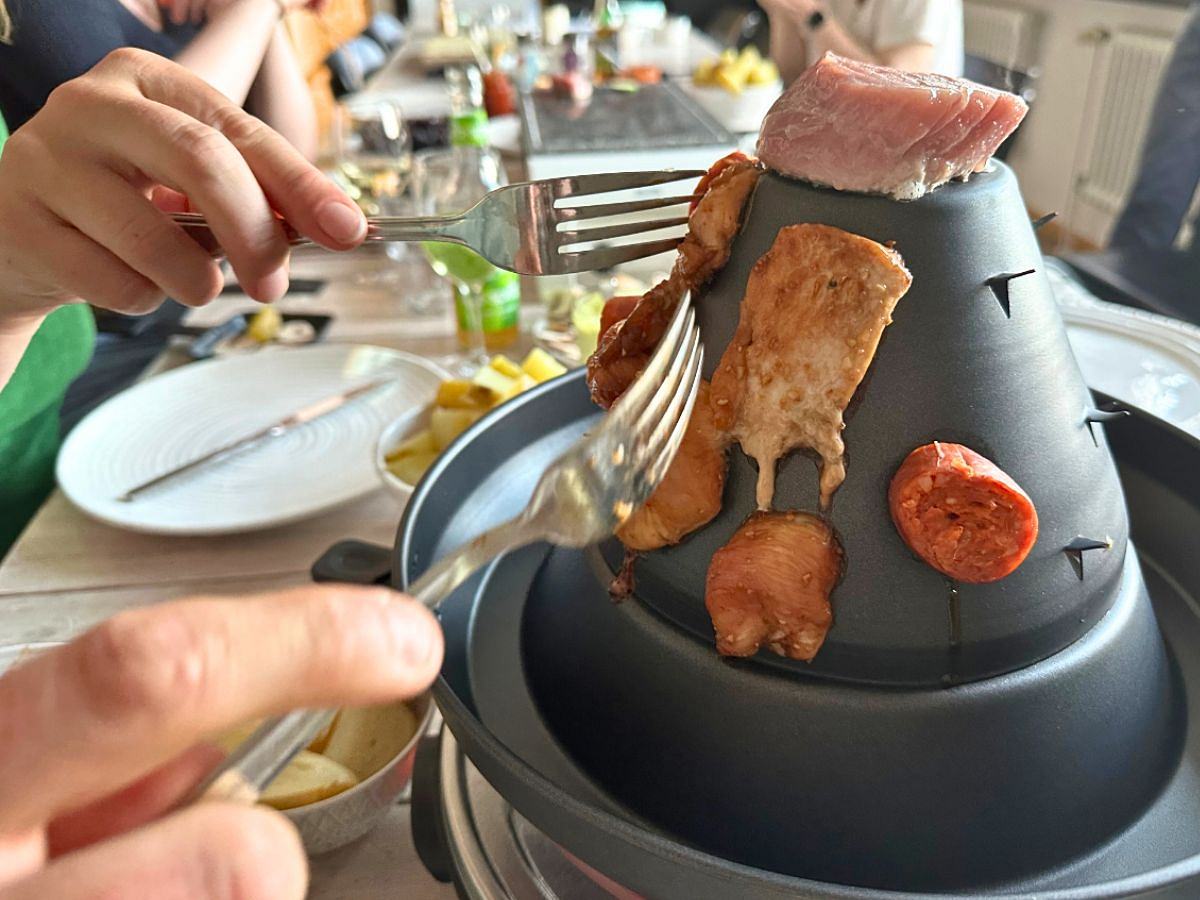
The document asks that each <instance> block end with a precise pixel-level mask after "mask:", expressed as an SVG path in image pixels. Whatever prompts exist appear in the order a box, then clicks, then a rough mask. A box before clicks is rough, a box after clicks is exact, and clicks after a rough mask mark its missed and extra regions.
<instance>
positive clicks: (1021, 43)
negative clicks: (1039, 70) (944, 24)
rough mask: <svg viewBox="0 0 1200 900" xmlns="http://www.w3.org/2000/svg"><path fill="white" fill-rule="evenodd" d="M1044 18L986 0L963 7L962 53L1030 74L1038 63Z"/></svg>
mask: <svg viewBox="0 0 1200 900" xmlns="http://www.w3.org/2000/svg"><path fill="white" fill-rule="evenodd" d="M1040 24H1041V14H1040V13H1038V12H1035V11H1034V10H1030V9H1023V8H1021V7H1019V6H1012V5H1007V4H1003V3H988V2H985V0H974V2H972V0H968V2H967V3H964V4H963V49H964V50H966V52H967V53H969V54H970V55H971V56H977V57H979V58H980V59H985V60H987V61H988V62H990V63H995V64H996V65H998V66H1003V67H1004V68H1006V69H1019V70H1021V71H1028V70H1029V69H1030V67H1031V66H1032V65H1033V63H1034V61H1035V59H1036V56H1035V54H1036V47H1035V44H1036V42H1037V33H1038V29H1039V27H1040Z"/></svg>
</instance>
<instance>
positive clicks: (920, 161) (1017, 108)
mask: <svg viewBox="0 0 1200 900" xmlns="http://www.w3.org/2000/svg"><path fill="white" fill-rule="evenodd" d="M1027 109H1028V107H1027V106H1026V104H1025V101H1024V100H1022V99H1021V98H1020V97H1018V96H1017V95H1016V94H1010V93H1008V92H1007V91H999V90H995V89H994V88H989V87H984V86H983V85H980V84H976V83H974V82H972V81H967V80H965V79H962V78H948V77H946V76H944V75H934V74H931V73H925V72H902V71H900V70H898V69H891V68H888V67H886V66H876V65H872V64H870V63H863V62H857V61H854V60H850V59H845V58H843V57H840V56H837V55H835V54H833V53H826V54H825V55H824V56H822V57H821V58H820V59H819V60H817V62H816V63H814V64H813V65H812V66H810V67H809V68H808V69H806V70H805V71H804V72H803V73H802V74H801V75H800V77H799V78H797V79H796V80H795V81H794V82H793V83H792V85H791V86H790V87H789V88H788V89H787V90H786V91H785V92H784V93H783V95H782V96H780V98H779V99H778V100H776V101H775V105H774V106H772V107H771V110H770V111H769V112H768V113H767V115H766V118H764V119H763V124H762V130H761V131H760V134H759V139H758V156H759V159H761V160H762V162H763V163H764V164H765V165H766V166H768V167H769V168H771V169H774V170H775V171H777V172H781V173H782V174H784V175H790V176H792V177H794V178H803V179H805V180H807V181H813V182H816V183H817V184H824V185H829V186H830V187H834V188H837V189H839V190H844V191H863V192H867V193H875V194H888V195H890V196H892V197H895V198H896V199H898V200H914V199H916V198H918V197H920V196H922V195H924V194H925V193H927V192H928V191H931V190H933V189H934V188H936V187H937V186H938V185H941V184H945V183H946V182H947V181H949V180H950V179H951V178H965V177H967V176H968V175H970V174H971V173H972V172H977V171H980V170H981V169H982V168H983V167H984V165H986V163H987V161H988V159H989V158H990V157H991V155H992V154H993V153H994V152H995V151H996V148H997V147H998V146H1000V144H1001V142H1003V140H1004V139H1005V138H1006V137H1008V136H1009V135H1010V134H1012V132H1013V129H1015V128H1016V127H1017V126H1018V125H1019V124H1020V123H1021V120H1022V119H1023V118H1024V117H1025V113H1026V111H1027Z"/></svg>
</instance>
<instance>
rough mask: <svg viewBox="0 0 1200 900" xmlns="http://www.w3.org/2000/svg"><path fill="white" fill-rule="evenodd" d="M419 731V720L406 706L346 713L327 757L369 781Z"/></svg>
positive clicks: (330, 742) (388, 705) (348, 711)
mask: <svg viewBox="0 0 1200 900" xmlns="http://www.w3.org/2000/svg"><path fill="white" fill-rule="evenodd" d="M416 730H417V717H416V715H415V714H414V713H413V711H412V710H411V709H409V708H408V706H407V705H405V704H404V703H389V704H386V705H384V706H368V707H365V708H359V709H343V710H342V713H341V716H340V717H339V718H338V724H337V728H335V729H334V730H333V734H332V736H330V738H329V744H328V745H327V746H326V747H325V755H326V756H328V757H329V758H330V759H332V760H335V761H337V762H339V763H341V764H342V765H343V766H345V767H346V768H347V769H349V770H350V771H351V772H353V773H354V774H355V775H356V776H358V779H359V780H360V781H361V780H364V779H366V778H370V777H371V776H372V775H374V774H375V773H376V772H378V771H379V770H380V769H382V768H383V767H384V766H385V765H387V764H388V762H390V761H391V760H392V758H393V757H395V755H396V754H397V753H399V752H400V751H401V750H403V749H404V745H405V744H407V743H408V742H409V741H410V740H411V739H412V736H413V734H414V733H416Z"/></svg>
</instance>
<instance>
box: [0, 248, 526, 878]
mask: <svg viewBox="0 0 1200 900" xmlns="http://www.w3.org/2000/svg"><path fill="white" fill-rule="evenodd" d="M374 249H375V248H367V249H364V250H361V251H357V252H355V253H351V254H346V255H336V254H331V253H327V252H324V251H319V250H313V251H298V252H297V254H296V256H295V258H294V260H293V265H292V275H293V278H294V279H295V280H301V279H303V280H309V281H319V282H324V286H323V287H321V288H320V289H319V290H316V291H305V292H303V293H300V292H298V293H294V294H289V295H288V296H285V297H284V298H283V299H282V300H280V301H279V302H278V306H279V308H280V311H281V312H283V313H285V314H286V313H296V314H301V315H305V314H326V315H331V316H333V320H332V322H331V323H330V326H329V329H328V331H327V333H326V334H325V336H324V338H323V339H324V340H325V341H331V342H332V341H336V342H343V343H354V344H372V345H376V346H383V347H390V348H395V349H398V350H404V351H407V352H410V353H414V354H418V355H421V356H426V357H434V358H436V357H440V356H445V355H447V354H452V353H454V352H455V350H456V346H457V343H456V337H455V334H454V331H453V328H454V324H453V320H452V318H451V316H450V313H449V308H450V300H449V294H448V293H447V300H446V303H445V308H444V309H437V310H435V311H434V313H433V314H432V315H424V316H412V315H408V316H406V315H405V314H404V310H405V307H404V305H402V303H401V302H400V298H399V291H398V289H397V286H396V279H395V278H394V277H393V278H391V279H388V278H381V277H378V276H379V275H380V273H386V272H388V271H389V270H392V273H393V275H395V270H396V269H397V267H398V266H403V265H404V264H405V263H404V262H401V263H396V262H395V261H392V260H390V259H389V258H388V257H387V256H386V255H384V254H382V253H379V252H373V251H374ZM405 259H406V261H407V264H408V265H412V266H414V267H420V266H424V265H425V263H424V262H423V261H422V260H421V258H420V256H419V255H418V254H417V253H416V252H415V251H414V252H413V253H412V254H409V255H407V256H406V257H405ZM400 274H401V275H403V270H401V273H400ZM417 274H424V273H414V277H415V275H417ZM523 287H524V288H525V290H524V296H525V299H526V301H527V302H526V303H525V304H524V305H523V309H522V313H523V316H524V318H525V320H526V321H527V322H528V321H529V320H530V319H531V318H532V317H534V316H536V315H537V313H538V306H537V303H536V292H535V291H531V290H530V288H529V286H528V284H526V285H523ZM446 290H447V292H449V287H448V286H447V288H446ZM254 307H255V304H254V302H253V301H251V300H249V299H247V298H246V297H245V296H244V295H242V294H238V293H230V294H226V295H223V296H222V297H221V298H219V299H218V300H217V301H216V302H214V303H213V304H211V305H210V306H208V307H205V308H203V309H197V310H193V311H191V312H190V313H189V316H188V318H187V319H186V322H187V324H191V325H199V326H204V325H213V324H216V323H218V322H220V321H223V320H225V319H227V318H229V316H231V315H234V314H236V313H239V312H244V311H248V310H250V309H253V308H254ZM527 335H528V329H525V330H523V332H522V336H521V337H520V338H519V339H518V343H517V344H516V345H515V346H514V347H512V348H509V349H508V350H506V351H505V352H507V353H509V354H511V355H514V356H518V355H520V354H522V353H524V352H526V351H527V350H528V349H529V347H530V346H532V343H531V339H530V338H529V337H528V336H527ZM285 352H286V351H285ZM188 362H189V357H188V356H187V354H186V353H185V352H184V349H183V346H182V343H180V344H178V345H174V346H170V347H168V348H167V350H166V351H164V352H163V353H162V355H161V356H160V357H159V358H158V359H157V360H156V361H155V362H154V363H153V365H152V366H151V367H150V369H148V370H147V372H146V373H145V375H144V376H143V377H152V376H153V375H155V374H157V373H159V372H163V371H166V370H169V369H172V368H174V367H177V366H180V365H185V364H187V363H188ZM402 512H403V506H402V504H401V502H400V501H398V500H397V499H395V498H394V496H393V495H391V494H389V493H387V492H386V491H384V490H378V491H375V492H372V493H370V494H369V495H368V496H365V497H362V498H360V499H358V500H355V501H352V502H350V503H347V504H346V505H344V506H342V507H341V508H339V509H336V510H334V511H332V512H327V513H324V514H322V515H320V516H316V517H314V518H311V519H308V520H305V521H301V522H297V523H294V524H290V525H283V526H279V527H276V528H272V529H268V530H263V531H255V532H250V533H243V534H230V535H223V536H208V537H180V536H173V537H167V536H161V535H150V534H139V533H135V532H132V531H126V530H122V529H119V528H115V527H112V526H110V525H106V524H103V523H101V522H99V521H96V520H94V519H91V518H89V517H88V516H86V515H84V513H82V512H80V511H79V510H78V509H76V508H75V507H74V506H73V505H72V504H71V503H70V501H69V500H68V499H67V498H66V497H65V496H64V495H63V493H62V492H61V491H59V490H56V491H55V492H54V493H53V494H52V495H51V497H50V498H49V500H48V501H47V502H46V503H45V505H44V506H43V507H42V509H41V510H40V511H39V512H38V514H37V515H36V516H35V518H34V519H33V521H32V522H30V524H29V526H28V527H27V528H26V530H25V532H24V533H23V534H22V535H21V537H20V538H19V539H18V541H17V542H16V544H15V545H14V546H13V547H12V549H11V551H10V552H9V554H8V555H7V556H6V557H5V558H4V560H3V562H2V563H0V646H4V645H11V644H23V643H31V642H44V641H62V640H67V639H69V638H71V637H73V636H75V635H77V634H79V633H81V632H82V631H84V630H86V629H87V628H88V627H89V626H91V625H93V624H95V623H96V622H99V621H100V620H102V619H105V618H107V617H109V616H111V615H113V614H114V613H116V612H118V611H121V610H125V609H130V608H133V607H142V606H149V605H152V604H156V603H163V602H166V601H169V600H174V599H178V598H181V597H189V596H197V595H208V596H212V595H241V594H249V593H255V592H260V591H269V590H277V589H280V588H287V587H291V586H295V585H301V584H305V583H308V582H310V581H311V578H310V575H309V568H310V566H311V565H312V563H313V562H315V561H316V559H317V558H318V557H319V556H320V555H321V554H322V552H323V551H324V550H326V549H327V548H328V547H330V546H331V545H332V544H334V543H336V542H337V541H339V540H343V539H348V538H357V539H360V540H365V541H371V542H374V543H377V544H384V545H390V544H391V543H392V542H393V540H394V538H395V534H396V529H397V526H398V523H399V521H400V516H401V514H402ZM398 893H402V894H403V896H405V897H407V898H409V900H449V898H451V897H454V896H455V893H454V890H453V889H452V888H451V887H450V886H448V885H443V884H440V883H438V882H436V881H434V879H433V878H431V877H430V876H429V874H428V873H427V872H426V871H425V869H424V867H423V866H422V865H421V864H420V862H419V860H418V859H417V856H416V852H415V850H414V849H413V843H412V838H411V836H410V833H409V808H408V805H407V802H406V801H404V800H402V802H400V803H398V804H397V805H396V807H395V808H394V809H392V810H391V812H390V814H389V815H388V817H387V818H385V819H384V821H383V822H382V824H380V825H379V826H378V827H377V828H376V829H375V830H373V831H372V832H371V833H370V834H368V835H367V836H366V837H364V838H362V839H360V840H359V841H357V842H355V843H354V844H352V845H350V846H348V847H346V848H343V849H341V850H337V851H333V852H332V853H328V854H325V855H322V856H318V857H315V858H314V859H313V860H312V889H311V896H312V897H314V898H319V900H334V898H337V900H342V898H345V900H350V898H354V900H373V898H376V897H378V898H382V897H394V896H396V895H397V894H398Z"/></svg>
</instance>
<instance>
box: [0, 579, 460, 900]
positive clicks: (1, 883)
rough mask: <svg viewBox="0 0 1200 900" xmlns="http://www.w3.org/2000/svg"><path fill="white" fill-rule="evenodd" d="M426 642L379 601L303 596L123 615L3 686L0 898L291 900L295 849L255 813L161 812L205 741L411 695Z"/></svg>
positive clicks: (427, 636) (325, 589)
mask: <svg viewBox="0 0 1200 900" xmlns="http://www.w3.org/2000/svg"><path fill="white" fill-rule="evenodd" d="M441 660H442V640H441V632H440V630H439V629H438V625H437V622H436V620H435V619H434V617H433V616H432V615H431V614H430V613H429V612H428V611H427V610H426V609H425V608H424V607H422V606H421V605H419V604H417V603H416V602H414V601H412V600H409V599H407V598H404V597H402V596H400V595H399V594H395V593H392V592H391V591H388V590H385V589H382V588H357V587H347V586H336V587H335V586H311V587H304V588H299V589H296V590H291V591H285V592H281V593H276V594H266V595H260V596H257V597H248V598H226V599H195V600H185V601H181V602H177V603H169V604H163V605H161V606H155V607H151V608H147V609H141V610H136V611H132V612H126V613H121V614H119V615H118V616H116V617H115V618H113V619H110V620H109V621H107V622H105V623H103V624H101V625H99V626H97V627H96V628H94V629H92V630H91V631H90V632H88V633H87V634H85V635H83V636H82V637H80V638H78V639H77V640H75V641H73V642H71V643H70V644H68V645H66V646H64V647H61V648H58V649H55V650H53V651H50V652H48V653H46V654H44V655H41V656H38V657H36V658H35V659H33V660H31V661H29V662H28V663H25V664H24V665H21V666H18V667H17V668H15V669H13V670H12V671H10V672H9V673H8V674H7V675H5V676H4V677H3V678H0V734H4V735H6V736H7V737H5V739H4V762H3V765H2V766H0V900H25V898H31V900H32V898H44V897H54V898H55V900H80V898H95V897H107V898H118V897H144V896H155V897H188V898H197V900H218V898H221V900H224V898H238V900H259V898H262V900H286V898H300V897H303V896H304V892H305V887H306V882H307V871H306V865H305V857H304V852H303V849H302V848H301V846H300V842H299V838H298V836H297V835H296V832H295V830H294V829H293V828H292V826H291V825H290V823H289V822H288V821H287V819H286V818H284V817H283V816H282V815H280V814H279V813H276V812H274V811H270V810H267V809H264V808H262V807H249V806H241V805H236V804H231V803H216V802H203V803H198V804H195V805H193V806H190V807H187V808H184V809H183V810H181V811H178V812H170V810H171V809H172V808H173V807H174V806H175V805H176V804H177V803H178V802H179V801H180V799H181V798H183V797H184V796H186V794H187V793H188V792H189V791H190V790H191V789H192V788H193V787H194V786H195V785H196V784H197V783H198V782H199V781H200V780H201V779H202V778H203V776H204V775H205V774H206V773H207V772H208V771H210V770H211V769H212V767H213V766H214V765H215V764H216V763H217V762H218V761H219V760H220V759H221V757H222V754H221V751H220V750H218V749H217V748H216V747H213V746H208V745H205V744H202V743H198V742H200V741H202V740H203V739H204V738H206V737H211V736H213V735H216V734H219V733H221V732H223V731H226V730H228V729H229V728H232V727H234V726H236V725H240V724H242V723H244V722H247V721H250V720H253V719H255V718H258V717H260V716H267V715H274V714H278V713H280V712H283V711H284V710H287V709H293V708H299V707H317V708H319V707H326V706H339V705H368V704H375V703H384V702H388V701H390V700H394V699H396V698H401V697H412V696H415V695H417V694H419V693H421V692H422V691H423V690H425V688H427V687H428V686H429V684H430V682H432V680H433V679H434V678H435V677H436V675H437V672H438V670H439V669H440V667H441Z"/></svg>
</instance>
